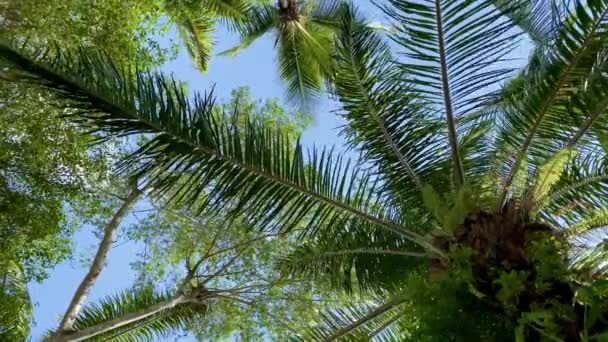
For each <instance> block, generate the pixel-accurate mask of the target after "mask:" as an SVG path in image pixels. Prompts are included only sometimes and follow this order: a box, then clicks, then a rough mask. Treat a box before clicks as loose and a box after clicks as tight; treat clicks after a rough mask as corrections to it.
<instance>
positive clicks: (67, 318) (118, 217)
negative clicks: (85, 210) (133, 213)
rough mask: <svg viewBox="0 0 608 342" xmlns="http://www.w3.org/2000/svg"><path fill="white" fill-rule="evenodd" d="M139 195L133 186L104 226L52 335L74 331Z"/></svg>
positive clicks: (139, 192) (138, 191) (135, 185)
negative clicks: (84, 270) (88, 264)
mask: <svg viewBox="0 0 608 342" xmlns="http://www.w3.org/2000/svg"><path fill="white" fill-rule="evenodd" d="M134 183H135V182H134ZM141 193H142V191H141V190H139V189H138V188H137V184H133V186H132V188H131V190H130V192H129V195H128V196H127V198H125V200H124V201H123V203H122V205H121V206H120V208H119V209H118V211H116V213H115V214H114V216H113V217H112V219H111V220H110V222H108V224H107V225H106V227H105V229H104V235H103V239H102V240H101V243H100V244H99V248H98V249H97V253H96V254H95V259H93V263H92V264H91V267H90V268H89V272H88V273H87V275H86V276H85V277H84V279H83V280H82V282H81V283H80V285H79V286H78V289H77V290H76V293H74V297H73V298H72V301H71V302H70V305H69V306H68V308H67V310H66V311H65V314H64V315H63V319H62V321H61V323H60V324H59V327H58V328H57V332H56V333H55V334H54V335H57V336H61V335H63V334H64V333H65V332H68V331H72V330H74V329H73V325H74V320H75V319H76V316H77V315H78V312H79V311H80V309H81V307H82V305H83V304H84V301H85V300H86V298H87V296H88V294H89V291H90V290H91V287H93V284H95V281H96V280H97V277H98V276H99V274H100V273H101V271H102V269H103V267H104V263H105V261H106V257H107V255H108V251H109V250H110V247H111V245H112V240H113V239H114V235H115V233H116V229H117V228H118V226H119V225H120V223H121V222H122V220H123V219H124V217H125V216H126V215H127V213H128V212H129V210H130V209H131V207H132V206H133V205H134V204H135V202H136V201H137V199H138V198H139V196H140V195H141ZM50 341H55V339H54V338H53V337H51V338H50Z"/></svg>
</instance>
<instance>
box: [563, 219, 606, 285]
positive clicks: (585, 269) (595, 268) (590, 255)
mask: <svg viewBox="0 0 608 342" xmlns="http://www.w3.org/2000/svg"><path fill="white" fill-rule="evenodd" d="M603 236H604V237H606V236H608V229H606V228H604V232H603ZM607 260H608V239H606V238H604V240H601V241H600V242H599V243H597V242H596V244H594V245H592V246H582V247H579V248H578V249H575V250H574V251H573V257H572V259H571V261H570V268H572V269H574V270H577V271H578V272H580V273H583V274H586V275H589V276H593V277H595V278H596V279H597V278H604V279H605V278H606V276H607V275H608V262H607Z"/></svg>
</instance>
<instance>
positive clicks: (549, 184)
mask: <svg viewBox="0 0 608 342" xmlns="http://www.w3.org/2000/svg"><path fill="white" fill-rule="evenodd" d="M573 155H574V151H572V149H569V148H566V149H563V150H561V151H559V152H558V153H556V154H555V155H554V156H553V157H552V158H551V159H549V160H547V161H546V162H545V163H544V164H543V165H541V166H540V167H539V168H538V172H537V175H536V184H535V185H534V188H533V189H532V192H531V193H530V194H529V201H530V202H531V204H530V205H531V206H533V208H537V209H536V210H540V209H541V208H542V207H543V203H544V202H545V201H546V200H547V196H548V195H549V193H550V191H551V189H552V188H553V186H554V185H555V184H556V183H557V182H559V180H560V178H561V176H562V174H563V172H564V169H565V168H566V164H567V163H568V162H569V161H570V159H571V158H572V157H573Z"/></svg>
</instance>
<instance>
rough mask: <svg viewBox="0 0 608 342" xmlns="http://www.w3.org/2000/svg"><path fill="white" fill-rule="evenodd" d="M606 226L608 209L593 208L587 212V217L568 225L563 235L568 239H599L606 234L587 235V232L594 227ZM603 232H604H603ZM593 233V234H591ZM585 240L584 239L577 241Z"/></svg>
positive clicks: (607, 224)
mask: <svg viewBox="0 0 608 342" xmlns="http://www.w3.org/2000/svg"><path fill="white" fill-rule="evenodd" d="M606 227H608V209H599V210H594V211H593V212H591V213H590V214H589V216H588V217H585V218H583V219H582V220H580V221H578V222H577V223H575V224H573V225H571V226H569V227H568V228H567V229H566V230H565V231H564V232H563V235H564V236H565V237H567V238H569V239H577V238H579V239H583V240H586V239H597V240H598V241H601V240H602V239H603V238H608V236H606V235H604V236H603V237H602V236H591V237H590V236H589V235H588V233H589V232H590V231H592V230H594V229H600V230H601V229H603V228H606ZM604 233H605V232H604ZM592 235H593V234H592ZM579 242H586V241H579Z"/></svg>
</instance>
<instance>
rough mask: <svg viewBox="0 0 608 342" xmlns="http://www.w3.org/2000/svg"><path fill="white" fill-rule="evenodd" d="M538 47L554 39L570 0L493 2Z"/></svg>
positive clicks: (504, 0) (505, 0)
mask: <svg viewBox="0 0 608 342" xmlns="http://www.w3.org/2000/svg"><path fill="white" fill-rule="evenodd" d="M492 2H493V3H494V5H495V6H496V7H497V8H498V9H500V10H502V11H504V14H505V15H506V16H507V17H509V18H510V19H511V20H512V21H513V23H515V24H516V25H517V26H518V27H519V28H520V29H521V30H522V31H524V32H525V33H526V34H527V35H528V37H529V38H530V39H531V40H532V41H533V42H534V43H535V44H537V45H544V44H547V43H548V42H550V41H551V39H553V38H554V35H555V32H556V30H557V28H558V27H559V26H561V24H562V22H563V20H564V15H565V12H566V9H567V8H568V3H569V1H568V0H493V1H492Z"/></svg>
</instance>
